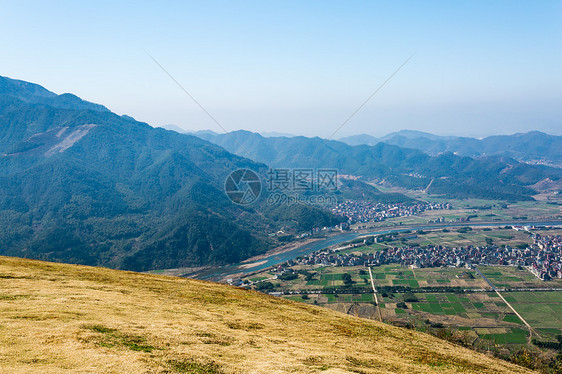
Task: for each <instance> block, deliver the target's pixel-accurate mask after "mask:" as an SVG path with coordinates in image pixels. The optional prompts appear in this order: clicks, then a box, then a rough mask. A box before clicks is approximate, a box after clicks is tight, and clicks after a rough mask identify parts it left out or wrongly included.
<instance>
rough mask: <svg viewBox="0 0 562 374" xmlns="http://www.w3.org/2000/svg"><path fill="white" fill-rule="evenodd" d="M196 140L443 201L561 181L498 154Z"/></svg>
mask: <svg viewBox="0 0 562 374" xmlns="http://www.w3.org/2000/svg"><path fill="white" fill-rule="evenodd" d="M197 136H199V137H201V138H202V139H206V140H208V141H211V142H213V143H215V144H217V145H220V146H221V147H223V148H225V149H226V150H228V151H229V152H232V153H234V154H237V155H239V156H242V157H248V158H250V159H252V160H255V161H257V162H264V163H266V164H268V165H270V166H272V167H296V168H298V167H315V168H334V169H337V170H338V171H339V173H340V174H351V175H355V176H359V177H363V178H365V179H366V180H376V181H383V180H384V181H387V182H390V183H391V184H393V185H396V186H401V187H406V188H409V189H416V190H426V191H427V192H428V193H431V194H440V195H445V196H447V197H449V198H463V199H464V198H483V199H497V200H509V201H523V200H533V198H532V195H534V194H536V191H535V190H533V188H531V187H530V186H531V185H533V184H536V183H538V182H540V181H543V180H547V179H548V180H551V181H559V180H561V179H562V169H558V168H552V167H546V166H542V165H528V164H523V163H520V162H517V161H516V160H514V159H511V158H509V157H503V156H498V155H496V156H492V157H483V158H478V159H475V158H470V157H462V156H457V155H455V154H453V153H443V154H440V155H438V156H430V155H428V154H425V153H423V152H421V151H418V150H415V149H409V148H401V147H399V146H396V145H390V144H386V143H377V144H375V145H374V146H368V145H357V146H350V145H348V144H346V143H343V142H339V141H335V140H327V139H321V138H318V137H314V138H306V137H303V136H297V137H292V138H288V137H269V138H266V137H263V136H261V135H259V134H256V133H252V132H249V131H242V130H240V131H234V132H232V133H229V134H220V135H219V134H214V135H213V134H209V133H198V134H197Z"/></svg>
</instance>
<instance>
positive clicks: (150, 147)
mask: <svg viewBox="0 0 562 374" xmlns="http://www.w3.org/2000/svg"><path fill="white" fill-rule="evenodd" d="M238 168H248V169H251V170H255V171H256V172H257V173H260V174H264V173H265V172H266V170H267V167H266V166H265V165H263V164H259V163H256V162H253V161H251V160H249V159H246V158H242V157H239V156H235V155H233V154H231V153H229V152H227V151H225V150H224V149H222V148H220V147H218V146H216V145H214V144H211V143H209V142H206V141H204V140H201V139H199V138H197V137H195V136H190V135H181V134H178V133H176V132H173V131H167V130H164V129H155V128H152V127H150V126H149V125H147V124H145V123H141V122H137V121H135V120H134V119H132V118H131V117H127V116H118V115H116V114H114V113H112V112H110V111H109V110H107V109H106V108H105V107H103V106H101V105H97V104H92V103H89V102H86V101H82V100H81V99H79V98H77V97H76V96H74V95H69V94H63V95H56V94H54V93H52V92H49V91H47V90H46V89H44V88H43V87H41V86H38V85H35V84H31V83H27V82H22V81H16V80H12V79H8V78H0V243H2V244H1V245H0V254H2V255H13V256H20V257H31V258H39V259H47V260H55V261H63V262H72V263H80V264H89V265H103V266H109V267H114V268H121V269H132V270H148V269H157V268H173V267H181V266H200V265H209V264H211V265H216V264H226V263H232V262H237V261H240V260H243V259H245V258H247V257H250V256H252V255H255V254H258V253H262V252H264V251H265V250H267V249H268V248H269V247H270V246H271V245H272V244H274V242H273V241H272V239H269V238H268V236H267V234H268V233H270V232H274V231H275V230H278V229H280V228H283V229H285V230H297V229H299V230H306V229H310V228H312V227H315V226H324V225H333V224H336V223H337V222H338V220H337V219H336V218H335V217H334V216H332V215H331V214H329V213H325V212H324V211H322V210H320V209H317V208H312V207H308V206H301V207H298V209H292V208H291V207H288V208H287V207H275V206H271V205H270V204H265V203H264V202H263V201H262V202H258V203H257V204H255V205H252V206H246V207H243V206H239V205H235V204H233V203H232V202H231V201H230V200H229V199H228V197H227V196H226V195H225V193H224V191H223V188H224V181H225V179H226V177H227V176H228V174H229V173H230V172H231V171H233V170H235V169H238ZM302 216H307V217H308V216H310V217H312V218H311V219H309V220H307V221H306V223H303V222H302V220H301V219H300V218H301V217H302ZM280 217H281V218H282V219H280Z"/></svg>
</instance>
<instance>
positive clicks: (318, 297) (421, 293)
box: [244, 228, 562, 351]
mask: <svg viewBox="0 0 562 374" xmlns="http://www.w3.org/2000/svg"><path fill="white" fill-rule="evenodd" d="M559 233H560V230H546V231H544V232H542V234H544V235H547V234H549V235H557V234H559ZM406 237H408V239H406V240H407V242H408V244H410V245H412V244H413V243H415V244H417V245H421V246H423V245H427V244H432V245H439V244H441V243H446V244H442V245H447V246H462V245H466V243H482V244H485V243H487V242H489V241H490V239H491V240H493V241H494V243H495V244H496V245H498V246H499V245H510V246H515V245H518V244H525V243H526V244H529V243H530V238H529V234H528V233H526V232H524V231H514V230H507V229H503V228H502V229H488V228H474V229H473V230H471V231H468V232H458V231H456V230H450V231H449V230H446V231H445V232H443V230H433V231H428V232H421V233H420V232H417V233H415V235H412V233H405V234H400V235H397V236H395V237H394V238H391V240H389V241H386V242H382V243H373V244H370V245H364V246H360V247H358V248H345V249H343V250H342V251H341V252H338V253H342V254H351V253H355V254H365V253H367V252H373V251H380V250H383V249H384V248H387V247H393V246H398V245H403V243H404V240H403V239H404V238H406ZM474 245H478V244H474ZM478 269H479V270H480V271H481V272H482V274H484V275H485V277H486V278H487V279H488V280H489V281H490V282H492V283H493V284H494V285H495V286H496V287H498V288H499V289H502V290H503V289H507V290H509V291H502V292H501V294H502V296H503V297H504V298H505V300H506V301H507V303H509V304H511V306H512V307H513V308H515V310H516V311H517V312H518V313H519V314H520V315H521V317H523V319H524V320H525V321H526V322H528V323H529V324H530V326H531V328H532V329H531V330H530V329H529V328H527V326H526V325H525V324H524V322H523V321H522V320H521V319H520V318H519V317H518V316H517V315H516V314H515V313H514V312H513V310H512V309H511V308H510V307H509V306H508V305H507V304H506V303H505V302H504V301H503V300H502V299H501V298H500V297H499V296H498V294H496V293H495V292H493V290H492V288H491V286H490V285H489V284H488V283H487V282H486V281H485V280H484V278H482V277H481V276H480V275H479V274H478V273H477V272H476V271H475V270H474V269H471V268H465V267H438V268H415V267H409V266H408V267H406V266H401V265H399V264H384V265H380V266H372V267H370V272H371V273H372V277H373V284H374V286H375V289H376V299H375V295H374V294H373V289H372V287H371V280H370V277H371V276H370V274H369V268H367V267H365V266H322V265H302V264H298V265H295V266H291V267H289V268H284V269H283V270H282V271H284V272H285V275H280V273H279V270H280V269H268V270H265V271H262V272H261V273H258V274H253V275H251V276H250V277H248V279H245V280H244V281H245V282H246V284H247V287H255V286H256V285H259V284H260V283H264V282H265V283H270V284H271V289H269V290H268V291H270V292H278V293H279V295H281V296H283V297H285V298H288V299H292V300H295V301H300V302H305V303H308V304H316V305H321V306H324V307H327V308H330V309H333V310H336V311H340V312H343V313H348V314H352V315H356V316H361V317H365V318H371V319H382V321H384V322H387V323H390V324H395V325H401V326H409V327H412V328H415V329H418V330H422V331H433V332H435V331H437V330H442V331H446V333H448V334H456V335H458V336H462V339H464V340H465V343H464V344H467V345H472V346H473V347H475V348H477V349H487V350H494V349H495V350H502V349H503V350H506V349H507V350H508V351H516V350H518V349H520V347H522V346H526V347H528V348H532V349H536V347H533V345H532V344H531V340H532V339H533V338H536V339H540V340H553V339H555V337H556V335H558V334H562V291H560V290H562V280H561V279H553V280H550V281H542V280H540V279H538V278H537V277H536V276H535V275H533V274H532V273H531V272H530V271H529V270H528V269H527V268H524V267H521V266H479V267H478ZM287 272H289V273H290V274H291V276H287V275H286V274H287ZM250 278H251V279H253V280H257V282H252V281H251V279H250ZM258 279H259V280H258ZM377 301H378V303H377Z"/></svg>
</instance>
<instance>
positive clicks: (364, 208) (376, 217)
mask: <svg viewBox="0 0 562 374" xmlns="http://www.w3.org/2000/svg"><path fill="white" fill-rule="evenodd" d="M437 209H451V204H449V203H423V204H415V205H405V204H381V203H372V202H367V201H356V200H347V201H344V202H341V203H338V204H337V205H336V206H335V207H333V208H332V213H334V214H337V215H340V216H344V217H347V219H348V220H349V221H350V222H353V223H357V222H370V221H374V222H377V221H384V220H385V219H388V218H394V217H408V216H412V215H416V214H420V213H422V212H425V211H427V210H437Z"/></svg>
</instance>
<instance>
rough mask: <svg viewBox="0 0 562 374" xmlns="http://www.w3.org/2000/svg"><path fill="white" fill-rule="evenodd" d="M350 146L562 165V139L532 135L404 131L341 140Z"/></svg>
mask: <svg viewBox="0 0 562 374" xmlns="http://www.w3.org/2000/svg"><path fill="white" fill-rule="evenodd" d="M340 140H341V141H342V142H344V143H347V144H349V145H361V144H366V145H375V144H377V143H380V142H383V143H387V144H392V145H397V146H399V147H405V148H413V149H418V150H420V151H422V152H425V153H427V154H429V155H438V154H440V153H444V152H453V153H455V154H458V155H460V156H469V157H477V156H493V155H500V156H507V157H512V158H515V159H517V160H520V161H523V162H544V163H548V164H552V165H557V166H560V165H562V136H555V135H549V134H545V133H542V132H539V131H530V132H527V133H523V134H513V135H496V136H489V137H486V138H484V139H474V138H468V137H457V136H437V135H433V134H428V133H424V132H420V131H412V130H402V131H399V132H395V133H391V134H388V135H386V136H384V137H381V138H375V137H373V136H370V135H356V136H350V137H346V138H342V139H340Z"/></svg>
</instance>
